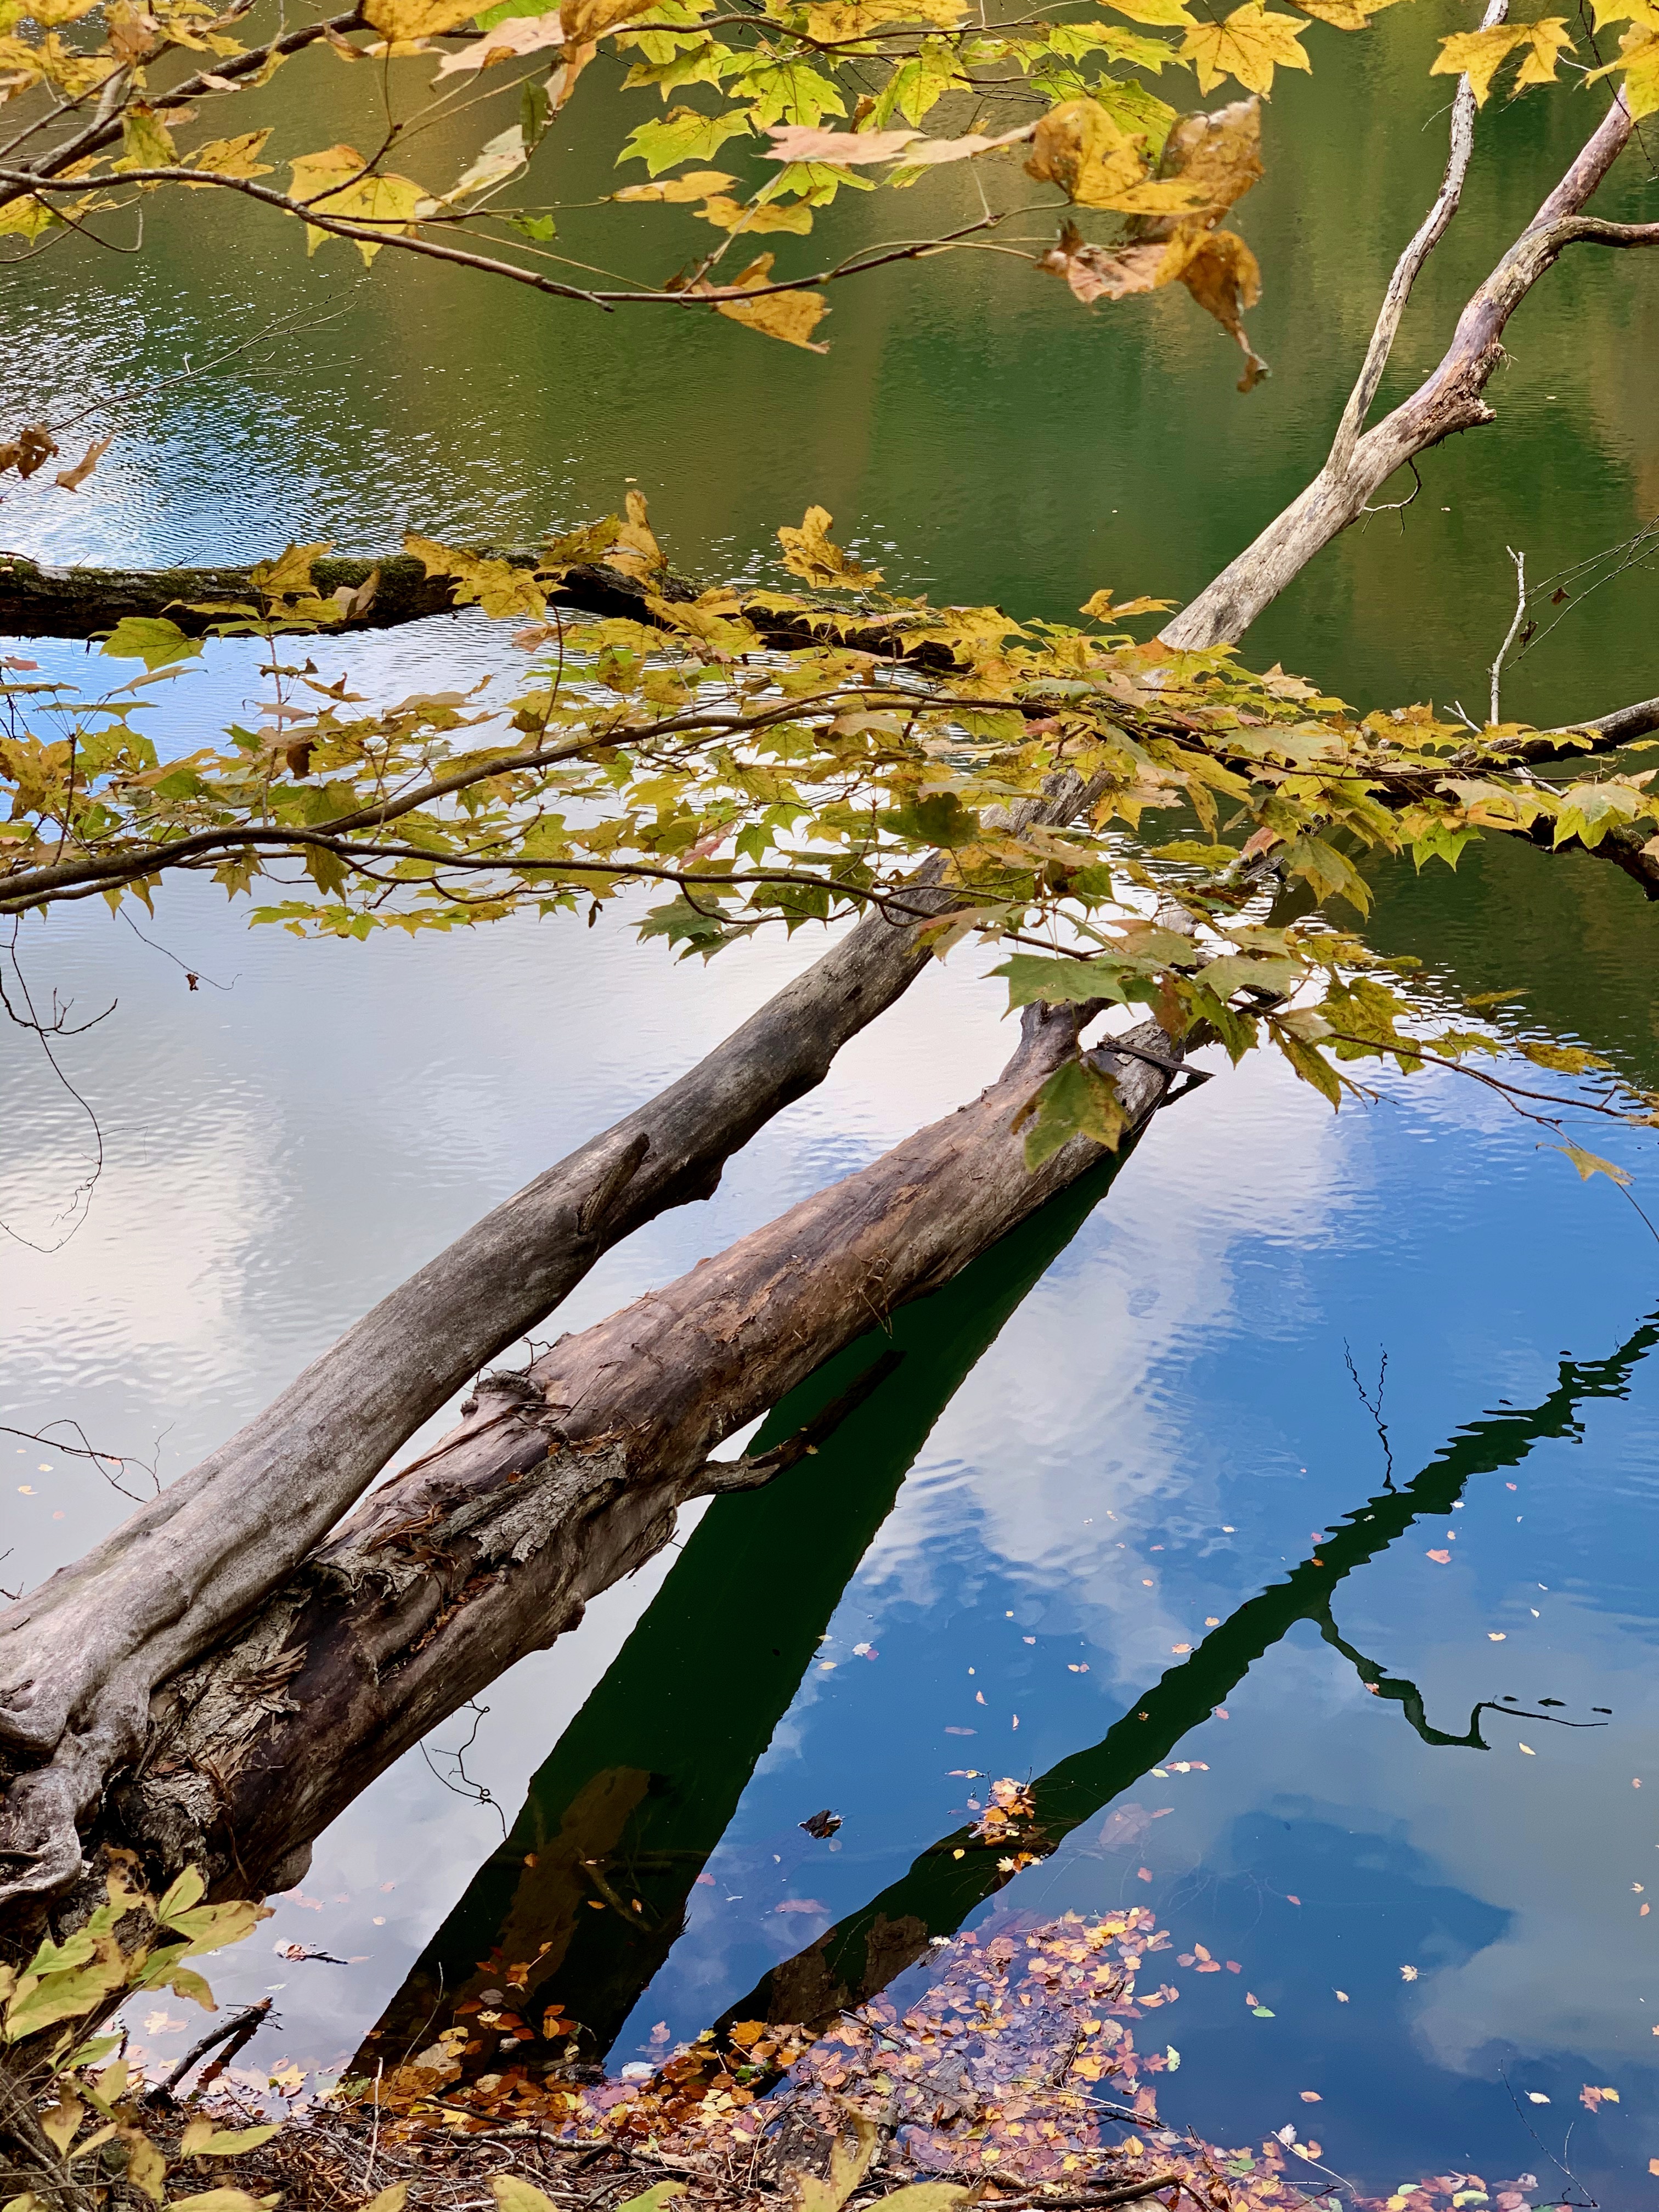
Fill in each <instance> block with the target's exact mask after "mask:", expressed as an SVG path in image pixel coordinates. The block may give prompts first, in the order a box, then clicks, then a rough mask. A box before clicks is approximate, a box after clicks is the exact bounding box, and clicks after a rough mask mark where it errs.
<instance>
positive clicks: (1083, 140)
mask: <svg viewBox="0 0 1659 2212" xmlns="http://www.w3.org/2000/svg"><path fill="white" fill-rule="evenodd" d="M1145 146H1146V141H1145V139H1144V138H1140V137H1131V136H1130V135H1129V133H1128V132H1127V131H1124V130H1122V129H1121V127H1120V126H1119V125H1117V124H1116V123H1115V122H1114V121H1113V119H1112V118H1111V117H1110V116H1109V114H1108V113H1107V112H1106V110H1105V109H1104V108H1103V106H1101V104H1100V102H1099V101H1098V100H1062V101H1061V103H1060V106H1058V107H1051V108H1050V109H1049V111H1048V113H1047V114H1046V115H1045V116H1044V117H1043V118H1042V120H1041V121H1040V122H1039V123H1038V125H1037V127H1036V136H1035V137H1034V138H1033V139H1032V141H1031V154H1030V160H1029V161H1027V162H1026V164H1025V169H1026V173H1027V175H1029V176H1033V177H1035V178H1036V179H1037V180H1038V182H1039V183H1041V184H1048V185H1059V186H1060V190H1061V191H1063V192H1064V193H1065V195H1066V198H1067V199H1069V200H1071V201H1073V203H1074V204H1076V205H1077V206H1079V207H1097V208H1106V207H1117V206H1119V205H1121V202H1122V198H1123V195H1124V194H1125V193H1126V192H1127V191H1130V190H1131V189H1132V188H1133V187H1134V186H1136V185H1144V183H1145V182H1146V158H1145V150H1144V149H1145Z"/></svg>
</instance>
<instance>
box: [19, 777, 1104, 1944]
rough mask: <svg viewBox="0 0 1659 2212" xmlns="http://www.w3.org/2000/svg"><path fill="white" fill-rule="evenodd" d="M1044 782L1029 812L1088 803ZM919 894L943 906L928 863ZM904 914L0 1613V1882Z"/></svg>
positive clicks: (540, 1311)
mask: <svg viewBox="0 0 1659 2212" xmlns="http://www.w3.org/2000/svg"><path fill="white" fill-rule="evenodd" d="M1088 795H1089V794H1088V793H1087V791H1086V789H1085V787H1084V786H1083V785H1082V784H1081V783H1080V781H1079V779H1077V778H1076V777H1072V776H1066V777H1062V778H1060V779H1057V780H1056V785H1055V788H1054V791H1053V792H1052V793H1051V794H1050V795H1049V796H1048V798H1047V799H1045V800H1043V801H1042V802H1041V803H1040V804H1037V805H1032V806H1031V807H1030V815H1031V816H1032V817H1040V818H1042V819H1046V820H1052V821H1054V822H1056V823H1063V822H1064V821H1066V820H1067V819H1068V818H1070V817H1071V815H1072V814H1073V812H1074V811H1075V810H1076V809H1077V808H1078V807H1079V806H1080V805H1085V804H1086V803H1087V799H1088ZM913 903H915V905H917V906H918V907H920V908H922V909H923V910H924V913H925V912H926V911H927V910H928V909H937V910H938V911H941V912H942V911H944V910H945V908H947V907H948V906H949V904H950V903H951V900H950V895H949V894H948V893H947V892H946V891H945V890H942V889H939V888H937V887H934V886H931V885H929V884H927V882H926V880H925V872H924V880H923V881H922V882H921V884H920V885H919V887H918V889H917V890H916V892H915V896H914V901H913ZM920 927H921V923H920V922H913V923H909V924H907V925H905V926H903V927H896V926H895V925H894V924H892V923H890V922H889V921H885V920H884V918H883V917H882V916H881V915H879V914H872V915H866V918H865V919H864V920H863V921H860V923H859V924H858V925H857V926H856V927H854V929H852V930H850V931H849V932H848V933H847V935H846V936H845V937H843V938H842V939H840V940H839V941H838V942H837V943H836V944H835V945H832V947H831V948H830V950H829V951H828V952H827V953H826V954H825V955H824V956H823V958H822V959H820V960H819V961H817V963H815V964H814V966H813V967H811V969H808V970H807V971H806V972H805V974H804V975H800V976H798V977H797V978H796V979H795V980H794V981H793V982H791V983H789V984H787V985H786V986H785V987H784V988H783V989H782V990H781V991H780V992H779V993H777V994H775V997H774V998H772V999H771V1000H769V1002H768V1003H767V1004H766V1005H765V1006H763V1007H762V1008H761V1010H760V1011H759V1012H757V1013H756V1014H755V1015H753V1016H751V1017H750V1019H749V1020H748V1021H747V1022H745V1023H744V1024H743V1025H742V1026H741V1027H740V1028H739V1029H738V1030H736V1031H735V1032H734V1034H733V1035H732V1036H731V1037H729V1038H728V1039H726V1042H724V1043H723V1044H721V1045H720V1046H719V1047H717V1048H716V1049H715V1050H714V1052H712V1053H710V1054H708V1056H707V1057H706V1058H705V1059H704V1060H702V1061H701V1062H700V1063H699V1065H698V1066H696V1067H695V1068H693V1069H692V1070H691V1071H690V1073H688V1074H687V1075H684V1076H683V1077H681V1078H680V1079H679V1080H678V1082H677V1083H674V1084H671V1085H670V1086H669V1087H668V1089H667V1090H666V1091H664V1092H662V1093H661V1094H660V1095H659V1097H657V1098H656V1099H654V1100H653V1101H652V1102H651V1103H649V1104H647V1105H646V1106H643V1107H641V1108H640V1109H638V1110H637V1111H636V1112H635V1113H633V1114H631V1115H627V1116H626V1117H625V1118H624V1119H623V1121H619V1122H617V1123H616V1124H615V1125H614V1126H613V1127H611V1128H610V1129H608V1130H606V1131H605V1132H604V1133H602V1134H600V1135H599V1136H597V1137H595V1138H592V1139H590V1140H589V1141H588V1142H587V1143H586V1145H583V1146H580V1147H579V1148H578V1150H577V1151H576V1152H573V1153H571V1154H570V1155H569V1156H568V1158H566V1159H564V1160H562V1161H561V1162H560V1163H559V1164H557V1165H556V1166H555V1167H552V1168H550V1169H549V1170H547V1171H546V1172H545V1173H544V1174H543V1175H541V1176H538V1177H537V1178H536V1180H535V1181H534V1182H532V1183H530V1184H529V1185H527V1186H526V1188H525V1189H524V1190H522V1191H520V1193H519V1194H518V1195H517V1196H516V1197H514V1198H513V1199H510V1200H507V1203H506V1204H505V1205H503V1206H497V1207H496V1208H495V1211H494V1212H491V1213H489V1214H488V1215H486V1216H485V1218H484V1219H483V1221H481V1222H479V1223H478V1224H477V1225H476V1227H474V1228H472V1229H471V1230H469V1231H467V1232H466V1233H465V1236H463V1237H459V1238H458V1239H457V1240H456V1242H455V1243H453V1244H452V1245H451V1246H450V1247H449V1248H448V1249H447V1251H445V1252H442V1253H441V1254H440V1255H438V1256H437V1257H436V1258H435V1259H434V1260H432V1261H428V1264H427V1265H426V1266H425V1267H422V1269H421V1270H420V1271H419V1272H418V1273H416V1274H415V1275H413V1276H411V1277H410V1279H409V1280H408V1281H407V1282H406V1283H404V1284H403V1285H400V1286H399V1287H398V1289H397V1290H395V1291H392V1293H391V1294H390V1295H389V1296H388V1297H386V1298H383V1299H382V1300H381V1302H380V1304H379V1305H377V1306H376V1307H374V1310H372V1311H371V1312H370V1313H368V1315H366V1316H364V1317H363V1319H362V1321H360V1322H356V1324H354V1326H353V1327H352V1328H349V1330H348V1331H347V1332H346V1334H344V1336H343V1337H342V1338H341V1339H340V1340H339V1341H338V1342H337V1344H335V1345H334V1346H331V1348H330V1349H329V1350H328V1351H327V1352H324V1353H323V1354H322V1355H321V1356H320V1357H319V1358H317V1359H315V1360H313V1362H312V1364H311V1365H310V1366H309V1367H307V1369H306V1370H305V1371H304V1372H303V1373H302V1374H301V1376H299V1377H298V1378H297V1379H296V1380H295V1382H294V1383H291V1384H290V1385H289V1388H288V1389H286V1390H284V1391H283V1393H282V1395H280V1396H279V1397H278V1398H276V1400H275V1401H273V1402H272V1404H271V1405H270V1406H269V1407H266V1408H265V1409H264V1412H263V1413H260V1414H258V1415H257V1416H256V1417H255V1419H253V1420H252V1421H251V1422H249V1423H248V1424H247V1425H246V1427H245V1428H243V1429H242V1430H240V1431H239V1432H238V1434H237V1435H235V1436H234V1437H232V1438H231V1439H230V1440H229V1441H228V1443H226V1444H224V1445H223V1446H222V1447H221V1448H220V1449H218V1450H217V1451H216V1452H214V1453H212V1454H210V1456H209V1457H208V1458H207V1459H205V1460H204V1461H202V1462H200V1463H199V1464H198V1465H197V1467H195V1468H192V1469H191V1471H190V1472H189V1473H188V1474H185V1475H184V1476H182V1477H180V1479H179V1480H178V1481H177V1482H175V1483H173V1485H171V1486H170V1487H169V1488H168V1489H167V1490H166V1491H164V1492H162V1494H161V1497H160V1498H156V1499H155V1500H154V1501H153V1502H152V1503H151V1504H147V1505H145V1506H143V1507H142V1508H141V1509H140V1510H138V1512H137V1513H136V1514H133V1515H132V1516H130V1517H129V1518H128V1520H127V1521H126V1522H124V1523H123V1524H122V1525H121V1527H120V1528H117V1529H116V1530H115V1531H114V1532H113V1533H112V1534H111V1535H110V1536H108V1537H107V1538H106V1539H105V1541H103V1542H102V1543H101V1544H100V1545H98V1546H96V1547H94V1549H93V1550H92V1551H91V1552H90V1553H88V1554H87V1555H86V1556H85V1557H84V1558H83V1559H80V1560H79V1561H77V1562H76V1564H75V1565H72V1566H70V1567H66V1568H64V1569H63V1570H61V1571H59V1572H58V1574H56V1575H54V1576H52V1577H51V1579H50V1580H49V1581H48V1582H46V1583H44V1584H43V1585H42V1586H41V1587H40V1589H38V1590H35V1591H33V1592H31V1593H30V1594H29V1595H27V1597H25V1598H23V1599H21V1601H18V1602H17V1603H16V1604H15V1605H13V1606H11V1607H8V1608H7V1609H6V1610H5V1611H4V1612H3V1613H0V1779H3V1780H5V1781H6V1783H7V1784H8V1785H9V1786H8V1788H7V1792H6V1796H5V1800H4V1803H3V1805H0V1900H3V1899H4V1898H5V1897H6V1896H8V1895H9V1894H16V1893H51V1892H52V1891H55V1890H59V1889H61V1888H63V1887H64V1886H65V1885H66V1884H68V1883H70V1882H71V1881H74V1880H75V1878H76V1875H77V1874H78V1872H79V1870H80V1865H81V1856H80V1849H79V1845H78V1843H77V1841H76V1827H77V1824H78V1823H79V1822H80V1821H81V1820H82V1819H83V1818H84V1817H85V1815H86V1814H87V1813H88V1811H89V1809H90V1808H91V1807H92V1806H93V1805H94V1803H95V1802H97V1799H98V1796H99V1795H100V1792H101V1790H103V1788H104V1786H105V1784H106V1780H107V1778H109V1776H110V1775H111V1774H112V1773H114V1772H116V1771H118V1770H119V1769H120V1768H121V1767H122V1766H123V1765H125V1763H126V1761H127V1760H128V1759H131V1757H132V1756H133V1755H134V1753H136V1752H137V1748H138V1747H139V1745H140V1743H141V1742H142V1741H143V1735H144V1732H145V1729H146V1727H147V1724H148V1721H147V1717H148V1711H149V1698H150V1693H151V1692H152V1691H153V1690H154V1689H155V1686H156V1685H157V1684H158V1683H159V1682H161V1681H162V1680H165V1679H166V1678H167V1676H169V1675H170V1674H173V1673H175V1672H177V1670H178V1669H179V1668H181V1667H185V1666H186V1665H188V1664H189V1663H190V1662H191V1661H192V1660H193V1659H195V1658H197V1656H199V1655H200V1654H201V1653H203V1652H204V1651H206V1650H210V1649H211V1648H212V1647H213V1646H214V1644H216V1643H217V1641H218V1640H219V1639H220V1638H222V1636H224V1635H225V1634H227V1633H228V1632H229V1631H230V1630H231V1628H232V1627H233V1626H234V1624H235V1623H236V1622H237V1621H238V1620H240V1619H241V1618H243V1617H244V1616H245V1615H246V1613H249V1612H250V1611H251V1610H252V1607H255V1606H256V1605H258V1603H259V1602H260V1601H261V1600H262V1599H264V1597H265V1595H267V1594H268V1592H269V1591H270V1589H273V1588H274V1587H276V1585H277V1584H278V1583H281V1582H282V1581H283V1578H284V1577H286V1576H287V1575H289V1573H291V1572H292V1571H294V1569H295V1568H296V1567H297V1566H298V1565H299V1563H300V1562H301V1559H304V1558H305V1556H306V1554H307V1553H308V1552H309V1551H310V1550H311V1549H312V1548H313V1546H315V1545H317V1544H319V1543H320V1542H321V1541H323V1539H324V1537H325V1535H326V1534H327V1533H328V1531H329V1530H330V1529H331V1528H333V1527H334V1525H335V1523H336V1522H337V1521H338V1520H339V1518H340V1516H341V1515H342V1514H343V1513H345V1512H347V1511H349V1509H350V1507H351V1506H352V1505H353V1504H355V1503H356V1500H357V1498H360V1497H361V1496H362V1493H363V1492H364V1491H365V1490H366V1489H367V1488H368V1486H369V1484H370V1483H371V1482H373V1480H374V1478H375V1476H376V1475H377V1474H380V1471H381V1469H382V1468H384V1467H385V1466H386V1463H387V1462H388V1461H389V1460H390V1458H391V1457H392V1454H393V1453H394V1452H396V1451H397V1450H398V1448H399V1447H400V1446H401V1445H402V1444H403V1443H405V1442H406V1441H407V1440H408V1438H409V1437H410V1436H412V1435H413V1434H414V1432H415V1431H416V1429H418V1428H419V1427H420V1426H421V1425H422V1423H423V1422H424V1421H426V1420H428V1419H430V1417H431V1416H432V1414H434V1413H436V1412H437V1410H438V1409H439V1407H441V1406H442V1405H443V1403H444V1401H446V1400H447V1398H449V1397H451V1396H452V1395H453V1393H454V1392H455V1391H456V1390H457V1389H459V1388H460V1387H461V1386H462V1385H463V1384H464V1383H466V1382H467V1380H468V1379H469V1378H470V1377H471V1376H473V1375H475V1374H477V1371H478V1370H479V1369H480V1368H482V1367H483V1366H484V1365H485V1364H487V1362H488V1361H489V1360H490V1359H492V1358H495V1356H496V1355H497V1354H498V1353H499V1352H501V1350H502V1349H503V1348H504V1347H505V1346H507V1345H509V1344H511V1343H512V1342H513V1341H514V1340H515V1339H516V1338H518V1337H520V1336H521V1335H522V1334H524V1333H525V1332H526V1330H527V1329H528V1328H532V1327H534V1326H535V1325H536V1324H537V1323H538V1322H540V1321H542V1320H544V1318H545V1317H546V1316H547V1315H548V1314H549V1313H550V1311H551V1310H553V1308H554V1307H555V1306H556V1305H557V1304H559V1302H560V1301H561V1300H562V1298H564V1297H566V1296H568V1293H569V1291H571V1290H572V1289H573V1288H574V1285H576V1284H577V1283H578V1282H580V1280H581V1279H582V1277H583V1276H584V1275H585V1274H586V1273H587V1271H588V1270H589V1268H591V1267H592V1266H593V1265H594V1264H595V1262H596V1261H598V1260H599V1258H600V1256H601V1255H603V1254H604V1253H605V1252H606V1251H608V1250H609V1249H611V1246H613V1245H614V1244H617V1243H619V1242H621V1241H622V1239H623V1238H624V1237H628V1236H629V1235H631V1234H632V1232H633V1231H635V1229H637V1228H640V1227H641V1226H642V1225H644V1224H645V1223H646V1222H647V1221H650V1220H652V1219H653V1218H655V1217H656V1215H657V1214H659V1213H660V1212H664V1211H665V1209H667V1208H668V1207H670V1206H678V1205H683V1204H685V1203H687V1202H688V1201H689V1200H693V1199H696V1198H706V1197H708V1195H709V1194H711V1193H712V1192H713V1191H714V1188H715V1187H716V1186H717V1184H718V1182H719V1180H720V1172H721V1170H722V1169H723V1167H724V1165H725V1163H726V1160H727V1159H728V1158H730V1156H731V1155H732V1153H733V1152H737V1151H738V1150H739V1149H740V1148H741V1147H742V1146H744V1144H746V1143H747V1142H748V1140H749V1139H750V1137H751V1136H752V1135H753V1134H754V1133H755V1132H756V1131H757V1129H759V1128H761V1127H763V1125H764V1124H765V1123H766V1122H767V1121H769V1120H770V1119H771V1118H772V1116H773V1115H775V1114H777V1113H779V1112H781V1110H782V1109H783V1108H784V1107H786V1106H787V1105H788V1104H790V1103H792V1102H793V1100H794V1099H796V1098H799V1097H801V1096H802V1095H803V1094H804V1093H805V1092H806V1091H810V1090H811V1089H813V1088H814V1087H815V1086H816V1085H817V1084H818V1083H820V1082H822V1081H823V1078H824V1076H825V1075H826V1073H828V1071H829V1066H830V1065H831V1063H832V1062H833V1060H834V1059H835V1056H836V1052H837V1051H838V1050H839V1049H840V1048H841V1046H842V1044H844V1043H845V1042H847V1040H848V1038H849V1037H851V1036H856V1035H857V1034H858V1032H859V1031H860V1030H862V1029H864V1028H865V1027H866V1025H867V1024H869V1023H870V1022H871V1021H872V1020H873V1019H874V1018H876V1016H877V1015H878V1014H879V1013H880V1012H883V1011H884V1009H885V1008H886V1007H888V1006H891V1005H892V1004H893V1002H894V1001H895V1000H896V999H898V998H899V997H901V996H902V994H903V993H904V991H905V990H906V989H908V987H909V985H910V984H911V982H912V981H914V980H915V977H916V976H917V975H919V974H920V973H921V969H923V968H924V967H925V966H926V964H927V960H928V958H929V957H930V956H929V954H928V952H927V949H926V947H925V946H924V945H922V943H921V940H920V936H919V931H920Z"/></svg>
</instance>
